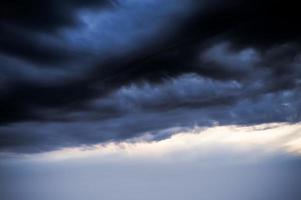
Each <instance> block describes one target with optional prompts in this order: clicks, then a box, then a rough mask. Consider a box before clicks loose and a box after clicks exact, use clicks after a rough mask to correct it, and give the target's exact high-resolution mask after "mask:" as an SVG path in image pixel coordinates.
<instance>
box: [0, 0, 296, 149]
mask: <svg viewBox="0 0 301 200" xmlns="http://www.w3.org/2000/svg"><path fill="white" fill-rule="evenodd" d="M297 8H298V6H297V5H296V3H295V1H291V0H288V1H286V2H282V1H269V0H263V1H254V0H253V1H251V0H245V1H243V0H238V1H224V0H214V1H206V0H205V1H200V2H196V1H193V0H188V1H180V0H168V1H164V2H162V1H159V0H143V1H141V0H139V1H138V0H124V1H123V0H120V1H118V0H116V1H109V0H108V1H106V0H93V1H81V0H67V1H56V0H55V1H47V2H40V1H26V2H25V1H24V2H23V1H2V2H1V3H0V13H1V14H0V30H1V31H0V65H1V67H0V151H12V152H37V151H48V150H54V149H57V148H61V147H66V146H77V145H90V144H95V143H100V142H107V141H119V140H123V139H128V138H132V137H137V136H141V135H144V134H146V133H148V134H152V135H154V138H155V139H160V138H162V137H166V136H168V135H169V134H170V133H169V132H170V131H169V130H173V129H174V128H185V127H191V126H195V125H197V126H211V125H216V124H242V125H244V124H259V123H266V122H290V123H295V122H299V121H300V119H301V112H300V111H301V102H300V85H301V78H300V77H301V66H300V65H301V54H300V53H301V48H300V35H301V30H300V26H299V22H298V20H299V18H300V14H299V13H300V12H298V10H297Z"/></svg>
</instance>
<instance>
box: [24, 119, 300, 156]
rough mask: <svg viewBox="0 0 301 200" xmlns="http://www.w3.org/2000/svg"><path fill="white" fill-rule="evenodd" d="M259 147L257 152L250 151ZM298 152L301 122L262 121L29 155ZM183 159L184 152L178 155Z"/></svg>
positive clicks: (166, 154)
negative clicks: (159, 137)
mask: <svg viewBox="0 0 301 200" xmlns="http://www.w3.org/2000/svg"><path fill="white" fill-rule="evenodd" d="M254 150H258V151H259V152H260V154H259V155H258V154H252V152H254ZM279 151H280V152H282V153H291V154H301V124H285V123H280V124H263V125H256V126H217V127H212V128H207V129H201V128H194V129H191V130H190V131H189V132H179V133H176V134H174V135H173V136H172V137H170V138H168V139H165V140H161V141H153V142H146V141H143V140H139V139H136V141H125V142H121V143H108V144H99V145H95V146H93V147H89V148H68V149H63V150H59V151H54V152H50V153H43V154H38V155H34V156H32V155H31V156H30V158H33V159H38V160H44V159H45V160H48V161H49V160H50V161H51V160H61V159H76V158H86V157H88V158H89V157H93V158H94V157H98V158H101V157H103V158H106V159H108V158H110V159H116V157H118V158H119V159H120V158H148V159H149V158H153V159H156V158H158V159H160V158H162V157H163V158H165V159H168V158H173V159H174V156H177V155H179V154H180V155H184V154H185V152H186V154H185V155H188V156H189V157H190V158H191V157H193V156H195V157H200V156H202V155H203V156H205V155H207V154H208V153H211V154H212V153H217V154H221V153H223V152H236V153H241V154H242V155H245V154H246V153H250V155H252V156H256V157H259V156H263V155H267V154H270V153H273V152H279ZM179 157H180V158H179V159H185V158H187V157H186V156H179Z"/></svg>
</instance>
